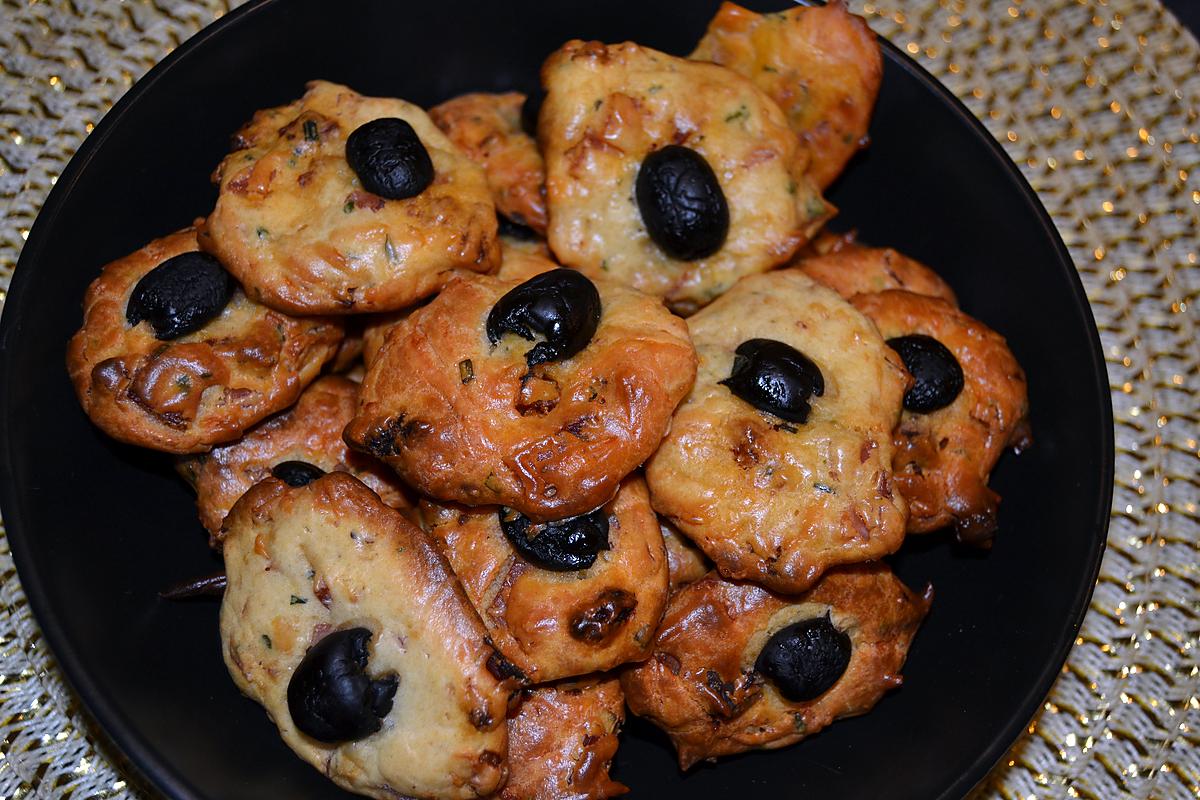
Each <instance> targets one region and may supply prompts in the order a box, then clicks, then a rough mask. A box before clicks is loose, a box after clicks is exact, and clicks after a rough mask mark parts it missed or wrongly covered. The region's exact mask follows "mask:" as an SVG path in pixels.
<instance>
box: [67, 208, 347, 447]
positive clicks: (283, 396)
mask: <svg viewBox="0 0 1200 800" xmlns="http://www.w3.org/2000/svg"><path fill="white" fill-rule="evenodd" d="M341 340H342V326H341V323H339V322H337V321H335V320H333V319H329V318H320V317H309V318H305V319H297V318H294V317H290V316H287V315H286V314H282V313H280V312H278V311H273V310H271V309H270V308H267V307H265V306H262V305H259V304H258V303H256V302H254V301H253V300H251V299H250V298H249V297H247V296H246V295H245V293H244V292H243V291H242V290H241V288H240V287H239V286H238V284H237V281H235V280H234V279H233V278H232V277H230V275H229V273H227V272H226V271H225V270H224V269H223V268H222V266H221V264H220V263H219V262H218V261H217V260H216V259H215V258H213V257H212V256H210V255H208V254H206V253H201V252H199V251H198V248H197V246H196V232H195V230H193V229H191V228H188V229H185V230H182V231H178V232H176V233H173V234H171V235H169V236H164V237H163V238H161V239H155V240H154V241H152V242H150V243H149V244H147V245H146V246H145V247H143V248H141V249H140V250H138V251H136V252H134V253H131V254H130V255H128V256H125V257H124V258H119V259H117V260H116V261H113V262H112V263H110V264H108V265H107V266H105V267H104V269H103V270H102V271H101V273H100V276H99V277H98V278H96V280H94V281H92V284H91V285H90V286H89V287H88V290H87V293H86V294H85V295H84V299H83V326H82V327H81V328H80V329H79V331H78V332H76V333H75V335H74V336H72V337H71V341H70V342H69V344H68V345H67V371H68V372H69V373H70V376H71V383H72V384H74V386H75V392H76V394H77V395H78V397H79V402H80V405H82V406H83V410H84V411H85V412H87V415H88V416H89V417H90V418H91V420H92V422H94V423H95V424H96V425H97V426H98V427H99V428H100V429H101V430H103V431H104V432H105V433H107V434H108V435H109V436H111V437H113V438H114V439H118V440H120V441H122V442H126V443H128V444H136V445H140V446H142V447H149V448H152V449H155V450H163V451H165V452H168V453H202V452H205V451H207V450H208V449H210V448H211V447H212V446H213V445H215V444H220V443H222V442H228V441H230V440H232V439H236V438H238V437H239V436H241V435H242V432H243V431H245V430H246V429H247V428H249V427H250V426H251V425H253V424H254V423H256V422H258V421H259V420H261V419H263V418H264V417H267V416H269V415H271V414H274V413H275V412H277V411H281V410H283V409H285V408H287V407H288V406H290V405H291V404H292V403H294V402H296V398H297V397H299V396H300V392H301V391H303V389H304V387H305V386H307V385H308V384H309V383H311V382H312V381H313V380H314V379H315V378H316V377H317V375H318V374H319V373H320V371H321V366H322V365H323V364H324V363H325V362H327V361H328V360H329V359H331V358H332V357H333V355H334V353H335V352H336V351H337V349H338V344H339V342H341Z"/></svg>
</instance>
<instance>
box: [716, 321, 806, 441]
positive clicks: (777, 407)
mask: <svg viewBox="0 0 1200 800" xmlns="http://www.w3.org/2000/svg"><path fill="white" fill-rule="evenodd" d="M720 383H721V385H722V386H728V387H729V391H731V392H733V393H734V394H735V395H737V396H738V397H740V398H742V399H743V400H745V401H746V402H747V403H749V404H750V405H752V406H754V407H755V408H757V409H759V410H760V411H766V412H767V413H768V414H774V415H775V416H777V417H779V418H781V419H785V420H787V421H789V422H807V421H808V412H809V411H811V410H812V406H811V405H810V404H809V399H810V398H811V397H812V396H814V395H816V396H817V397H820V396H822V395H823V394H825V377H824V376H823V375H821V369H820V367H818V366H817V365H816V364H814V363H813V362H812V361H811V360H810V359H809V358H808V356H806V355H804V353H801V352H800V351H799V350H797V349H796V348H794V347H792V346H791V345H789V344H784V343H783V342H777V341H775V340H774V339H747V340H746V341H744V342H742V343H741V344H739V345H738V348H737V350H735V351H734V353H733V368H732V369H730V370H729V377H728V378H726V379H725V380H723V381H720Z"/></svg>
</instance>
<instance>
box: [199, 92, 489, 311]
mask: <svg viewBox="0 0 1200 800" xmlns="http://www.w3.org/2000/svg"><path fill="white" fill-rule="evenodd" d="M215 177H216V180H217V182H218V184H219V186H220V192H219V194H218V197H217V204H216V208H215V209H214V210H213V212H212V214H210V215H209V217H208V221H207V223H206V224H205V226H204V228H203V229H202V231H201V237H200V244H201V247H202V248H203V249H204V250H206V251H208V252H211V253H213V254H214V255H216V256H217V257H218V258H219V259H221V262H222V263H223V264H225V266H226V267H227V268H228V269H229V271H230V272H232V273H233V274H234V276H235V277H237V278H238V279H239V280H241V281H242V284H243V285H244V286H245V287H246V291H247V292H249V293H250V294H251V296H253V297H254V298H255V299H257V300H259V301H261V302H263V303H265V304H266V305H269V306H271V307H272V308H278V309H280V310H283V311H288V312H290V313H296V314H351V313H354V314H357V313H366V312H376V311H392V310H396V309H400V308H403V307H405V306H408V305H411V304H413V303H414V302H416V301H418V300H421V299H422V298H425V297H428V296H429V295H431V294H433V293H434V292H436V291H437V290H438V289H440V288H441V287H442V286H443V285H444V284H445V283H446V281H447V280H448V278H449V276H450V275H451V274H452V272H453V271H454V270H456V269H457V270H470V271H477V272H487V271H489V270H490V269H492V268H493V267H494V266H495V265H496V263H497V261H498V260H499V246H498V242H497V238H496V213H495V208H494V206H493V205H492V199H491V193H490V191H489V190H488V184H487V179H486V177H485V175H484V172H483V169H482V168H480V167H479V166H478V165H476V164H475V163H473V162H472V161H471V160H470V159H469V158H467V157H466V156H465V155H463V154H462V153H461V152H460V151H459V150H458V148H457V147H455V145H454V144H453V143H452V142H451V141H450V140H449V139H447V138H446V136H445V135H444V134H443V133H442V132H441V131H440V130H438V128H437V126H435V125H434V124H433V122H432V121H430V119H429V117H428V116H427V115H426V114H425V112H424V111H422V110H421V109H420V108H418V107H417V106H415V105H413V104H411V103H408V102H405V101H404V100H399V99H394V98H378V97H364V96H362V95H360V94H357V93H356V92H354V91H352V90H351V89H349V88H347V87H345V86H339V85H337V84H333V83H327V82H324V81H314V82H312V83H310V84H309V85H308V91H307V92H305V94H304V96H303V97H301V98H300V99H299V100H297V101H296V102H294V103H292V104H290V105H287V106H282V107H279V108H272V109H266V110H263V111H259V112H258V113H257V114H255V115H254V118H253V119H251V120H250V122H249V123H247V124H246V126H245V127H243V128H242V130H241V131H240V132H239V133H238V135H237V137H236V138H235V142H234V150H233V152H231V153H230V154H229V155H228V156H226V157H225V160H224V161H222V162H221V165H220V166H219V167H218V168H217V171H216V176H215Z"/></svg>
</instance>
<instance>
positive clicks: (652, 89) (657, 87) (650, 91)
mask: <svg viewBox="0 0 1200 800" xmlns="http://www.w3.org/2000/svg"><path fill="white" fill-rule="evenodd" d="M662 88H663V87H662V84H661V83H656V84H654V85H653V86H651V87H650V88H649V89H647V90H646V94H654V93H655V92H661V91H662Z"/></svg>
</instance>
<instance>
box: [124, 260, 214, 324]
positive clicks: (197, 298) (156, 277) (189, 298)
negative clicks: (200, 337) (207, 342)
mask: <svg viewBox="0 0 1200 800" xmlns="http://www.w3.org/2000/svg"><path fill="white" fill-rule="evenodd" d="M233 287H234V282H233V278H231V277H229V273H228V272H226V271H225V268H224V267H222V266H221V262H219V261H217V260H216V259H215V258H213V257H212V256H210V255H209V254H208V253H200V252H190V253H180V254H179V255H177V256H175V257H173V258H168V259H167V260H166V261H164V262H162V263H161V264H159V265H158V266H157V267H155V268H154V269H152V270H150V271H149V272H147V273H146V274H145V275H143V276H142V279H141V280H140V281H138V282H137V285H136V286H134V287H133V292H132V293H131V294H130V295H129V303H128V305H126V306H125V320H126V321H127V322H128V323H129V324H130V325H137V324H138V323H139V322H141V321H142V320H145V321H146V322H149V323H150V327H152V328H153V329H154V338H156V339H178V338H179V337H180V336H183V335H184V334H187V333H191V332H192V331H198V330H200V329H201V328H203V327H204V326H205V325H207V324H208V321H209V320H211V319H212V318H213V317H215V316H217V315H218V314H220V313H221V311H222V310H223V309H224V308H225V305H226V304H227V303H228V302H229V298H230V296H231V295H232V294H233Z"/></svg>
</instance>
